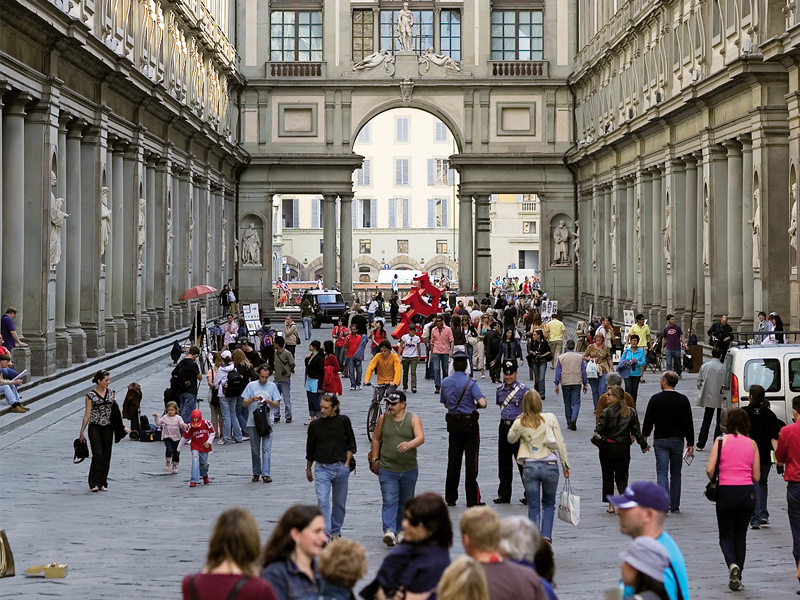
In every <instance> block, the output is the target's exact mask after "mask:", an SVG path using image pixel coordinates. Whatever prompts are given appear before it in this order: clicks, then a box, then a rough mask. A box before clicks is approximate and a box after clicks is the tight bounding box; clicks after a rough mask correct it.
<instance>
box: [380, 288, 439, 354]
mask: <svg viewBox="0 0 800 600" xmlns="http://www.w3.org/2000/svg"><path fill="white" fill-rule="evenodd" d="M441 294H442V292H441V290H439V288H437V287H436V286H435V285H433V284H432V283H431V280H430V277H428V274H427V273H422V274H421V275H417V276H416V277H414V285H413V287H412V288H411V292H410V293H409V294H408V296H406V297H405V298H402V299H401V300H400V301H401V302H402V303H403V304H405V305H406V306H407V307H408V308H406V311H405V312H404V313H403V314H402V315H401V316H400V324H399V325H398V326H397V327H395V329H394V331H392V337H393V338H394V339H396V340H399V339H400V338H401V337H403V336H404V335H405V334H406V333H408V326H409V325H410V324H411V318H412V317H414V316H415V315H423V316H426V317H427V316H428V315H432V314H434V313H436V312H438V308H437V307H438V304H439V296H441ZM426 296H429V297H430V300H431V301H430V302H428V300H427V299H426Z"/></svg>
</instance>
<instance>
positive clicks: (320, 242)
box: [317, 240, 325, 302]
mask: <svg viewBox="0 0 800 600" xmlns="http://www.w3.org/2000/svg"><path fill="white" fill-rule="evenodd" d="M324 252H325V251H324V250H323V249H322V240H320V241H319V253H320V254H323V253H324ZM317 301H318V302H319V300H317Z"/></svg>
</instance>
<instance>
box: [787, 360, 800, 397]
mask: <svg viewBox="0 0 800 600" xmlns="http://www.w3.org/2000/svg"><path fill="white" fill-rule="evenodd" d="M789 389H790V390H792V391H793V392H800V359H798V358H793V359H791V360H790V361H789Z"/></svg>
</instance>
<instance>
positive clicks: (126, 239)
mask: <svg viewBox="0 0 800 600" xmlns="http://www.w3.org/2000/svg"><path fill="white" fill-rule="evenodd" d="M141 152H142V150H141V148H140V147H139V146H138V144H137V143H133V144H130V145H129V146H128V148H127V150H126V152H125V155H124V156H123V162H122V169H123V170H122V178H123V185H122V194H123V196H122V198H123V200H122V202H123V209H122V224H123V227H122V237H123V260H122V269H121V270H122V278H121V279H122V290H121V292H122V302H121V304H122V315H123V318H124V320H125V322H126V323H127V326H128V327H127V334H128V345H131V346H132V345H135V344H138V343H139V342H141V341H142V332H141V311H140V289H141V271H140V267H139V246H138V237H139V198H141V197H142V196H143V193H142V192H143V189H142V187H143V186H142V177H141V162H140V161H141Z"/></svg>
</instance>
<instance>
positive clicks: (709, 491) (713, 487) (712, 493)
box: [705, 436, 724, 502]
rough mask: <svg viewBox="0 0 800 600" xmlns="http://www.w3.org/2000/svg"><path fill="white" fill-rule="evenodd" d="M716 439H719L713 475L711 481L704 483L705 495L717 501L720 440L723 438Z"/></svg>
mask: <svg viewBox="0 0 800 600" xmlns="http://www.w3.org/2000/svg"><path fill="white" fill-rule="evenodd" d="M717 439H718V440H719V448H717V464H716V466H715V467H714V475H713V476H712V477H711V481H709V482H708V483H707V484H706V491H705V497H706V498H708V499H709V500H710V501H711V502H716V501H717V492H718V491H719V459H720V458H722V441H723V439H724V438H723V437H722V436H719V437H718V438H717Z"/></svg>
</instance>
